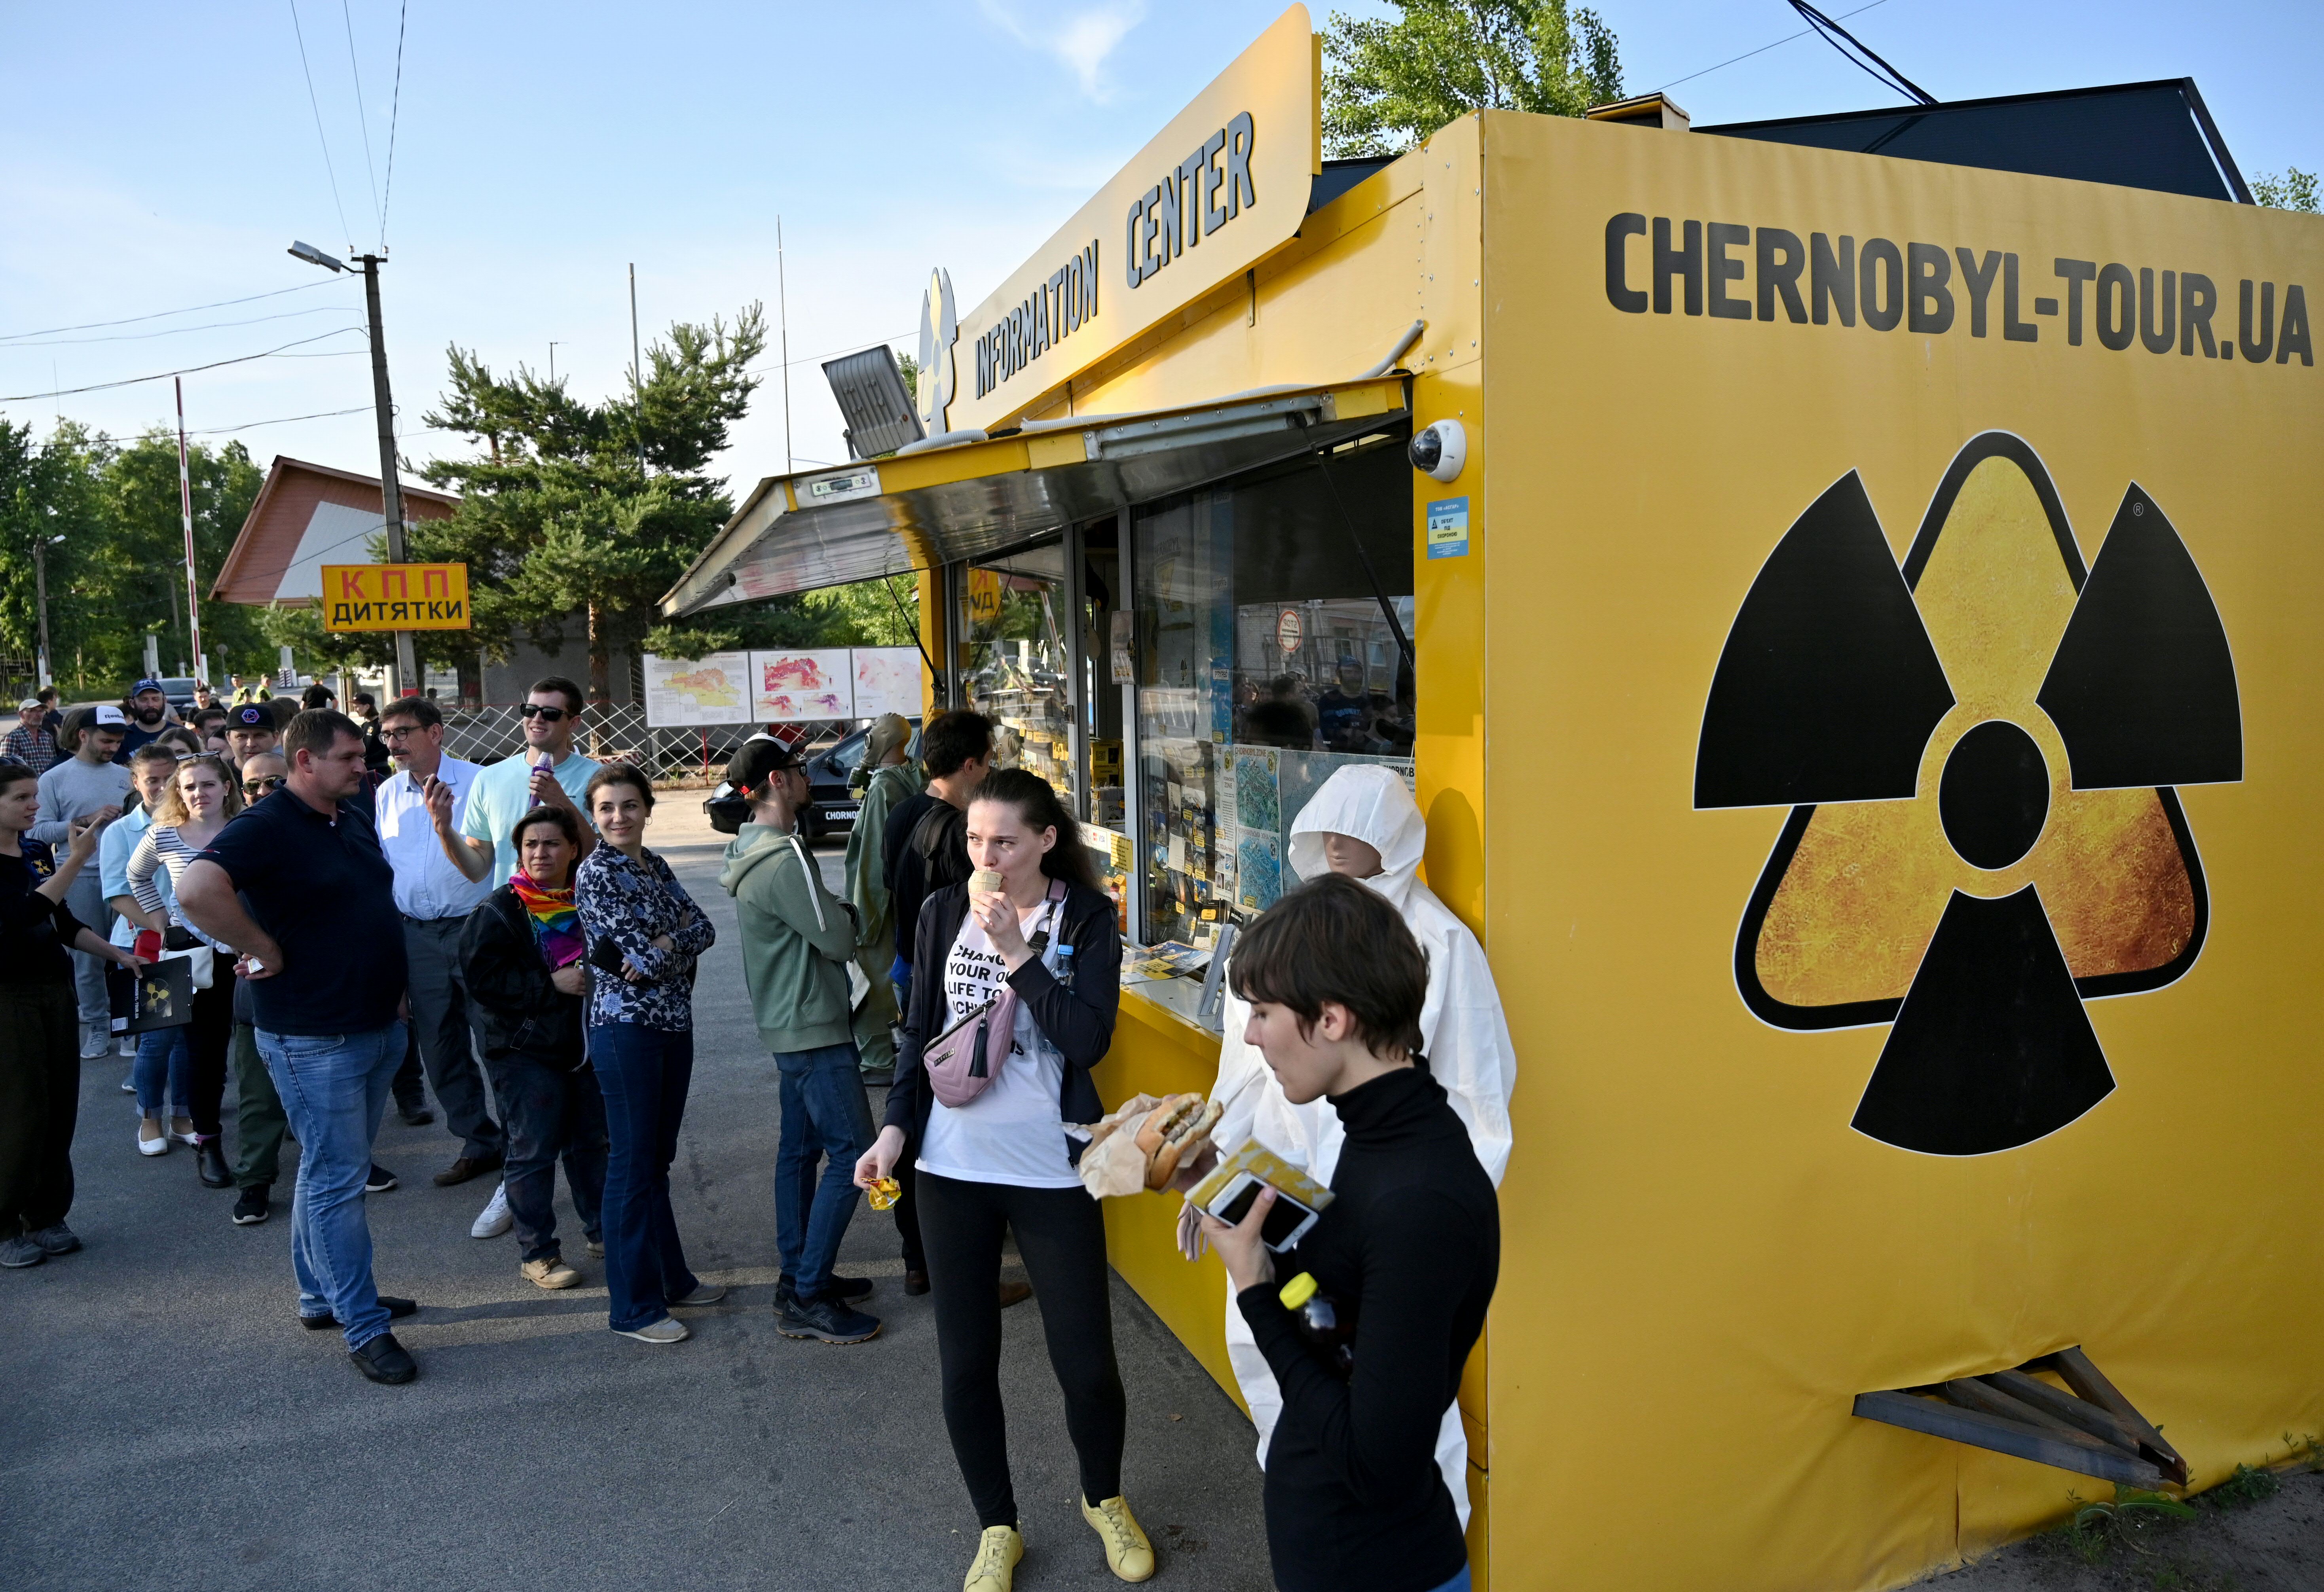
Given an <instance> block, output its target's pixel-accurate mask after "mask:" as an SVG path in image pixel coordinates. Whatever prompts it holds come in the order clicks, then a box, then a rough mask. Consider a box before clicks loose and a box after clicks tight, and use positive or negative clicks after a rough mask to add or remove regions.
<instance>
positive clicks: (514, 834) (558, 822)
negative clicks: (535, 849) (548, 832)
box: [509, 802, 581, 851]
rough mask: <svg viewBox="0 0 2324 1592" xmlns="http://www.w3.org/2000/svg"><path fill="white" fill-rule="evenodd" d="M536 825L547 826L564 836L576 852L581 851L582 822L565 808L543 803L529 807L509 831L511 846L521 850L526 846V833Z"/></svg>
mask: <svg viewBox="0 0 2324 1592" xmlns="http://www.w3.org/2000/svg"><path fill="white" fill-rule="evenodd" d="M534 824H548V825H549V826H550V827H551V828H553V829H555V830H556V831H557V832H558V833H559V834H561V835H563V836H564V837H565V839H566V841H567V842H568V843H569V844H570V845H571V846H572V847H573V849H574V850H575V851H579V850H580V849H581V821H580V820H579V819H578V818H576V817H575V816H573V814H571V813H569V812H567V810H566V809H565V808H563V807H552V806H550V805H549V804H548V803H547V802H543V803H541V804H540V805H539V806H538V807H529V808H527V809H526V810H525V813H524V815H523V816H522V817H521V818H519V819H518V820H517V821H516V824H515V825H514V827H512V829H510V831H509V844H510V845H512V846H515V847H517V848H519V849H520V850H521V849H522V847H523V845H524V832H525V831H526V830H528V829H530V828H531V827H532V826H533V825H534Z"/></svg>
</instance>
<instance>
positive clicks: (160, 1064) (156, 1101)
mask: <svg viewBox="0 0 2324 1592" xmlns="http://www.w3.org/2000/svg"><path fill="white" fill-rule="evenodd" d="M129 1071H130V1076H131V1077H133V1078H134V1079H135V1080H136V1082H137V1110H138V1113H139V1114H140V1115H141V1116H146V1117H159V1116H160V1115H161V1104H162V1101H161V1081H162V1079H163V1078H164V1076H166V1077H167V1078H168V1080H169V1084H170V1100H169V1103H170V1104H171V1105H172V1106H175V1107H176V1108H177V1111H176V1112H175V1115H177V1116H180V1117H190V1116H192V1115H193V1107H192V1106H191V1105H190V1104H189V1103H188V1102H189V1101H190V1100H192V1098H193V1097H192V1094H191V1093H190V1092H189V1089H188V1087H187V1086H188V1084H189V1082H190V1081H191V1080H192V1078H193V1073H194V1053H193V1050H192V1048H191V1047H190V1046H189V1045H188V1044H186V1030H185V1029H184V1028H182V1027H180V1028H149V1029H147V1030H146V1031H145V1032H144V1033H143V1034H140V1035H138V1036H137V1060H136V1061H135V1062H134V1063H132V1064H131V1066H130V1069H129Z"/></svg>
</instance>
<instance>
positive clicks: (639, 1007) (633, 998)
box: [573, 845, 718, 1034]
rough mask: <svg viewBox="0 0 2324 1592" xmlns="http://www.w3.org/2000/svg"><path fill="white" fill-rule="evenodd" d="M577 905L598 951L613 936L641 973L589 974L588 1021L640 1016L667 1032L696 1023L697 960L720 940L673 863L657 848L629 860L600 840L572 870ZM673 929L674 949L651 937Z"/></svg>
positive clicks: (618, 1020) (631, 1019) (640, 1019)
mask: <svg viewBox="0 0 2324 1592" xmlns="http://www.w3.org/2000/svg"><path fill="white" fill-rule="evenodd" d="M573 906H574V909H575V910H576V912H578V913H579V914H580V916H581V930H582V933H583V934H586V936H587V937H588V943H589V947H590V949H591V950H592V951H593V952H594V951H595V949H596V947H597V943H598V942H599V941H601V940H610V941H612V942H613V943H614V944H615V945H617V946H619V947H620V948H621V952H622V957H623V959H624V960H625V961H627V962H629V964H630V965H631V966H632V967H634V968H636V969H637V970H638V971H639V973H640V974H641V975H642V976H641V977H640V978H639V979H638V980H636V982H634V983H632V981H631V980H628V979H625V978H622V977H620V976H619V975H616V974H611V973H607V972H605V971H603V970H602V969H601V970H599V971H598V972H597V973H596V975H595V978H593V979H592V980H590V989H589V1021H590V1022H592V1023H635V1024H638V1025H640V1026H642V1027H647V1028H659V1029H660V1030H661V1031H662V1032H663V1033H665V1034H684V1033H687V1031H689V1030H690V1029H692V1028H693V1026H694V959H695V958H696V957H697V956H699V955H701V954H702V953H703V952H705V951H707V950H709V949H710V947H711V946H712V945H713V944H715V943H716V942H717V939H718V931H717V929H716V928H715V926H713V925H712V924H711V922H710V919H709V918H707V917H706V916H704V915H703V911H702V908H701V907H699V906H696V905H695V904H694V897H691V896H688V895H687V893H686V887H685V886H683V885H681V884H679V883H678V877H677V875H675V874H673V873H671V872H670V870H669V863H667V862H665V861H663V860H661V859H660V858H659V857H658V856H656V855H655V854H654V853H653V852H651V851H648V852H646V853H645V855H644V856H643V857H642V858H640V859H632V858H631V857H629V856H627V855H625V854H624V853H622V851H618V850H616V849H615V848H613V847H612V846H608V845H599V846H597V847H596V848H595V849H594V850H593V851H590V853H589V854H588V855H587V856H586V857H584V858H582V859H581V866H580V867H578V868H576V870H574V873H573ZM659 934H668V935H669V938H670V942H671V948H670V949H669V950H668V951H664V950H662V949H661V948H660V947H659V946H658V945H655V944H654V943H653V940H654V938H655V936H657V935H659Z"/></svg>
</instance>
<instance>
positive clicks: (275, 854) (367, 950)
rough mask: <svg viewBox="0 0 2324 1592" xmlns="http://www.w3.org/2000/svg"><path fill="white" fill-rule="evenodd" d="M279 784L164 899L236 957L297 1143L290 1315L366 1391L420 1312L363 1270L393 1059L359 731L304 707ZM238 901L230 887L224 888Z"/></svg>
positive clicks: (379, 865) (391, 936) (403, 1356)
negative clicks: (335, 1343)
mask: <svg viewBox="0 0 2324 1592" xmlns="http://www.w3.org/2000/svg"><path fill="white" fill-rule="evenodd" d="M282 751H283V755H284V756H285V758H286V759H288V760H289V762H290V766H291V774H290V784H289V785H288V786H287V787H285V788H283V789H281V790H278V791H276V792H274V794H273V795H272V796H268V797H267V798H266V799H265V800H263V801H262V802H260V803H259V804H258V805H256V806H254V807H253V808H251V809H250V810H249V811H248V812H246V813H244V814H243V815H242V816H241V817H240V818H237V819H236V820H235V822H234V823H232V824H227V825H226V827H225V828H224V829H223V830H221V831H219V832H218V835H217V839H216V840H215V841H213V842H211V843H210V848H209V850H208V851H205V852H203V853H202V854H201V856H200V857H198V858H197V859H196V860H194V861H193V862H192V863H191V864H190V865H189V867H188V868H187V870H186V872H185V877H184V879H182V880H180V884H179V887H178V899H179V902H180V905H181V906H183V908H184V910H185V914H186V916H188V917H189V918H190V919H191V920H192V921H193V922H194V923H195V924H196V925H199V926H200V927H201V928H202V929H203V930H204V931H205V932H207V933H208V934H211V935H213V936H215V937H216V938H217V939H219V940H222V941H224V942H225V943H227V944H229V945H232V946H234V947H235V950H236V951H237V952H240V953H241V957H242V960H241V962H240V963H239V964H238V967H237V971H239V973H240V974H241V976H242V977H243V978H244V979H246V980H249V981H250V994H251V1002H252V1005H253V1007H254V1010H255V1014H256V1016H257V1019H258V1025H257V1026H258V1049H259V1054H261V1055H263V1056H264V1057H265V1058H266V1070H267V1072H268V1074H269V1075H270V1076H271V1077H272V1079H273V1080H274V1087H275V1089H276V1090H277V1091H278V1092H280V1093H281V1097H282V1108H283V1110H284V1112H285V1114H286V1115H288V1116H289V1118H290V1119H291V1130H292V1131H293V1132H294V1133H296V1134H297V1135H298V1136H299V1146H300V1155H299V1182H298V1191H297V1193H296V1194H295V1196H294V1197H293V1199H292V1201H291V1267H292V1269H293V1271H294V1272H295V1273H296V1274H297V1276H298V1279H299V1319H300V1321H302V1322H304V1323H305V1324H306V1325H307V1326H309V1327H313V1328H317V1329H320V1328H324V1327H330V1326H337V1327H338V1328H339V1329H340V1330H341V1331H342V1332H343V1333H344V1334H345V1336H346V1345H347V1349H348V1353H349V1356H350V1357H351V1358H353V1359H354V1361H355V1367H356V1368H357V1369H358V1370H360V1371H362V1372H363V1374H364V1376H368V1377H370V1378H371V1379H372V1380H373V1381H374V1382H409V1381H410V1380H411V1379H412V1377H414V1376H417V1375H419V1370H420V1368H419V1367H418V1366H417V1365H415V1364H414V1363H413V1362H412V1358H411V1357H410V1354H408V1353H406V1352H405V1351H404V1348H403V1346H402V1345H401V1344H399V1343H398V1342H396V1340H395V1335H394V1334H393V1333H392V1332H391V1331H389V1330H388V1322H389V1321H390V1320H391V1319H392V1318H394V1317H398V1316H406V1315H410V1313H411V1312H412V1311H414V1310H416V1309H418V1308H419V1307H418V1306H417V1305H415V1304H413V1303H412V1302H411V1301H410V1300H408V1299H392V1298H387V1297H384V1296H383V1295H382V1294H381V1293H379V1292H378V1290H377V1288H376V1287H375V1286H374V1284H373V1282H372V1275H371V1259H372V1253H371V1226H370V1223H369V1221H368V1220H367V1219H366V1218H365V1215H364V1178H365V1176H366V1175H367V1174H368V1173H369V1172H370V1170H371V1141H372V1138H373V1136H374V1135H375V1134H377V1133H378V1131H379V1120H380V1116H381V1113H382V1111H383V1109H384V1108H385V1106H386V1104H387V1094H388V1082H389V1080H391V1079H392V1078H393V1077H394V1076H395V1070H396V1068H397V1067H398V1066H400V1065H401V1063H402V1061H403V1023H402V1020H401V1017H400V1016H399V1012H398V1008H399V1007H400V1006H401V1001H402V998H403V982H404V968H403V925H402V922H401V919H400V918H399V917H398V916H396V911H395V896H394V888H393V885H394V876H393V874H392V871H391V870H389V868H388V865H387V859H386V858H385V857H384V856H383V855H382V854H381V852H380V848H379V834H378V832H377V830H376V829H374V827H373V824H372V822H371V818H370V815H369V812H368V809H367V806H365V805H358V804H356V803H355V800H354V799H353V798H354V797H355V796H356V793H357V792H358V791H361V790H363V789H364V738H363V732H362V731H361V730H359V729H357V728H356V727H355V722H354V721H353V720H351V719H349V718H348V717H347V716H346V714H345V713H335V712H333V711H331V710H330V709H328V708H317V709H310V710H309V711H308V712H305V713H300V714H299V715H298V716H297V717H296V718H294V719H292V720H291V724H290V728H289V729H288V730H287V731H285V732H284V733H283V737H282ZM237 892H238V893H237Z"/></svg>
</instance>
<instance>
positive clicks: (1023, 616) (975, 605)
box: [960, 543, 1074, 809]
mask: <svg viewBox="0 0 2324 1592" xmlns="http://www.w3.org/2000/svg"><path fill="white" fill-rule="evenodd" d="M964 597H965V602H966V603H967V608H968V612H967V626H966V636H967V640H964V642H963V643H962V644H961V656H960V667H961V686H962V695H963V696H964V699H965V703H966V705H967V706H969V707H972V708H974V709H975V710H976V711H977V712H978V713H983V714H984V715H986V716H987V717H989V718H991V720H992V721H993V722H995V723H996V724H997V725H998V726H999V730H998V732H997V733H996V734H995V736H994V745H993V753H992V765H993V767H994V768H1029V769H1031V770H1032V771H1033V772H1034V773H1036V774H1038V775H1039V776H1040V777H1041V778H1044V779H1046V780H1047V781H1048V782H1049V783H1050V784H1051V785H1053V786H1055V787H1056V788H1057V792H1058V794H1059V795H1060V796H1064V797H1065V804H1066V806H1067V808H1068V809H1070V808H1071V807H1072V805H1073V802H1074V775H1073V705H1072V703H1073V689H1072V687H1073V675H1072V666H1071V654H1070V652H1069V651H1068V649H1067V644H1066V642H1067V636H1066V629H1065V627H1066V626H1067V625H1068V624H1069V623H1070V622H1071V621H1070V619H1069V618H1068V616H1067V614H1066V612H1065V550H1064V548H1061V547H1059V546H1057V545H1056V544H1055V543H1052V544H1051V545H1049V546H1048V547H1046V548H1031V549H1028V550H1027V551H1025V552H1021V553H1013V554H1010V555H1009V556H1008V557H1002V558H997V559H993V560H991V561H990V562H987V563H984V564H980V565H974V566H971V567H970V569H969V570H968V572H967V584H966V587H965V593H964Z"/></svg>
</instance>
